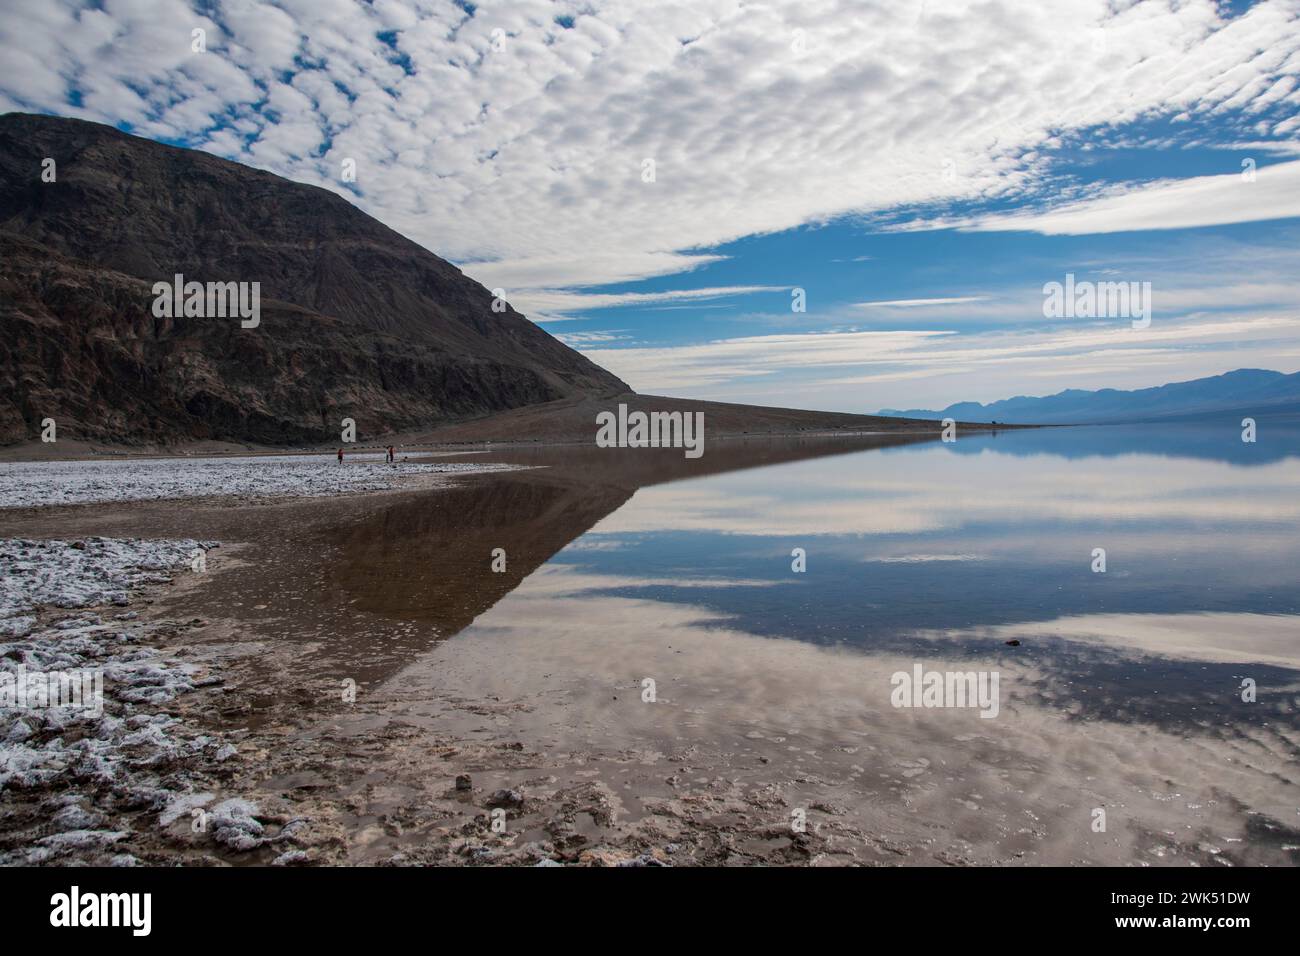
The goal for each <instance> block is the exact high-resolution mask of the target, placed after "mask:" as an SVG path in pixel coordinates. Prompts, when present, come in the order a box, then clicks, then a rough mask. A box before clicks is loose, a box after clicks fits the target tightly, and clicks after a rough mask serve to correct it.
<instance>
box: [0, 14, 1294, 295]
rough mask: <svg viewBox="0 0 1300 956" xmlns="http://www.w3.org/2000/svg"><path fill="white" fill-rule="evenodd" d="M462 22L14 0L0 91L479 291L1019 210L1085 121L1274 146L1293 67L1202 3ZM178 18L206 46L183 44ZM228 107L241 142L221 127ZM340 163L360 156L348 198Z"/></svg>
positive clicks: (1147, 195)
mask: <svg viewBox="0 0 1300 956" xmlns="http://www.w3.org/2000/svg"><path fill="white" fill-rule="evenodd" d="M475 6H476V12H475V14H474V15H473V16H472V17H471V16H468V15H467V14H466V13H465V12H464V11H463V10H462V9H461V8H460V7H458V6H456V5H455V4H452V3H450V2H443V3H432V2H430V3H425V2H420V3H409V4H401V3H397V2H394V0H384V2H379V3H374V4H364V3H354V2H350V0H284V2H282V3H279V4H277V5H275V6H274V7H273V6H272V5H271V4H263V3H256V2H253V0H217V2H214V3H211V4H208V3H205V4H203V11H204V12H203V13H202V14H200V13H198V12H195V10H194V9H193V8H192V7H191V5H190V4H187V3H185V2H181V0H150V2H148V3H141V2H128V0H118V2H113V3H108V4H105V5H104V7H103V8H102V9H88V8H85V7H83V6H82V5H81V4H79V3H73V2H70V0H64V2H61V3H54V2H50V0H11V2H10V4H9V5H8V7H7V9H6V16H5V17H4V18H3V20H0V51H2V52H3V56H4V62H5V63H6V64H7V65H9V66H10V67H13V65H14V64H17V66H18V68H10V69H6V70H5V71H4V73H3V75H2V76H0V98H3V100H4V101H5V102H6V103H10V104H13V105H16V106H20V107H23V108H28V109H36V110H44V111H49V112H57V113H66V114H71V115H79V116H83V117H86V118H92V119H98V120H101V121H105V122H110V123H117V122H129V123H132V124H135V125H136V127H137V129H138V130H140V131H141V132H143V133H144V134H146V135H150V136H155V137H171V138H178V139H183V140H187V141H190V142H193V143H194V144H196V145H198V146H199V147H201V148H208V149H210V150H212V151H214V152H217V153H220V154H222V155H226V156H229V157H230V158H233V159H236V160H240V161H242V162H248V163H252V164H254V165H258V166H262V167H264V168H268V169H271V170H273V171H275V172H278V173H281V174H283V175H286V176H289V177H290V178H294V179H298V180H301V181H306V182H313V183H317V184H319V185H324V186H327V187H329V188H333V189H336V190H339V191H346V192H347V193H348V194H349V195H350V196H352V197H353V198H354V199H356V200H357V201H358V202H359V203H360V204H361V205H362V206H363V208H365V209H366V210H367V211H369V212H371V213H373V214H375V215H376V216H378V217H379V218H380V219H382V220H383V221H384V222H386V223H387V224H389V225H390V226H392V227H393V228H395V229H397V230H398V231H399V232H402V233H403V234H405V235H408V236H411V237H412V238H414V239H415V240H416V241H418V242H420V243H422V244H424V245H425V246H427V247H428V248H430V249H431V250H433V251H434V252H437V253H439V254H441V255H444V256H446V257H449V258H452V259H454V260H456V261H459V262H471V263H473V264H472V265H470V266H467V271H468V272H469V273H470V274H471V275H473V276H475V277H476V278H478V279H480V281H483V282H484V283H485V284H487V285H489V286H500V287H504V288H507V289H512V290H520V289H546V288H549V289H554V288H571V287H574V286H579V285H584V284H585V285H592V284H598V283H611V282H618V281H623V280H628V279H634V278H641V277H645V276H650V275H664V274H667V273H671V272H674V271H680V270H683V269H689V268H693V267H698V266H700V265H703V264H706V263H707V262H709V261H712V257H709V256H702V255H697V254H693V253H691V252H690V250H698V249H703V248H709V247H712V246H716V245H718V244H720V243H723V242H726V241H728V240H732V239H735V238H738V237H743V236H748V235H754V234H760V233H766V232H771V231H775V230H782V229H787V228H791V227H794V226H798V225H802V224H806V223H815V222H819V221H823V220H826V219H828V218H831V217H836V216H840V215H844V214H850V213H868V214H869V213H874V212H881V211H886V210H892V209H897V208H899V207H902V206H910V205H914V204H923V203H934V202H947V201H952V200H963V199H965V200H983V199H991V198H997V197H1009V196H1010V197H1014V196H1016V195H1019V194H1021V193H1024V192H1027V191H1029V192H1032V191H1033V190H1034V189H1036V188H1039V186H1040V183H1041V181H1040V178H1039V177H1041V175H1042V174H1043V173H1044V171H1045V163H1046V160H1045V159H1044V151H1046V150H1049V149H1050V148H1051V147H1052V145H1053V144H1055V143H1057V142H1059V141H1060V138H1061V137H1062V136H1063V135H1066V134H1068V133H1070V132H1071V131H1077V130H1084V129H1089V128H1092V127H1095V126H1098V125H1104V124H1123V123H1125V122H1128V121H1132V120H1136V119H1139V118H1147V117H1151V116H1153V115H1164V116H1169V117H1175V118H1178V117H1185V116H1192V115H1196V114H1202V115H1210V114H1212V113H1214V111H1218V110H1225V109H1229V108H1231V109H1242V110H1246V111H1248V112H1249V111H1252V110H1253V111H1256V115H1258V117H1259V120H1258V124H1257V129H1256V130H1255V131H1254V133H1253V135H1255V136H1257V137H1259V138H1261V139H1267V138H1268V137H1269V136H1277V135H1279V133H1286V132H1287V131H1288V129H1289V127H1288V125H1287V121H1285V120H1283V121H1281V122H1274V125H1273V126H1270V125H1269V121H1268V120H1266V119H1265V118H1264V117H1265V113H1263V112H1259V109H1260V107H1262V106H1264V105H1268V104H1270V103H1272V104H1273V105H1274V106H1276V105H1277V104H1279V103H1290V102H1292V101H1293V98H1294V97H1295V96H1296V93H1295V89H1294V80H1295V78H1296V76H1297V75H1298V74H1300V29H1297V28H1296V27H1297V22H1296V16H1297V9H1296V6H1295V4H1294V3H1292V2H1284V0H1268V2H1263V3H1260V4H1257V5H1255V6H1253V7H1252V8H1251V9H1250V10H1249V11H1247V12H1246V13H1244V14H1242V15H1240V16H1234V17H1231V18H1229V19H1224V18H1221V17H1220V15H1219V13H1218V12H1217V5H1216V4H1215V3H1213V2H1211V0H1188V2H1180V3H1172V2H1162V0H1150V2H1144V3H1140V4H1132V5H1125V4H1113V3H1110V2H1108V0H1060V2H1057V3H1053V4H1050V5H1046V4H1037V3H1012V2H1010V0H1004V2H989V3H984V4H981V5H980V6H978V7H977V8H972V7H969V6H967V5H966V4H964V3H958V2H952V3H944V2H940V0H927V2H926V3H925V4H924V6H922V7H920V8H918V7H917V6H916V5H914V4H907V5H893V4H882V5H877V6H863V5H862V4H860V3H857V2H852V0H820V2H816V3H808V2H796V0H788V2H772V3H765V4H762V5H747V4H744V3H742V2H740V0H689V2H680V3H671V2H662V0H655V2H649V0H646V2H628V0H591V2H590V3H583V4H581V5H579V4H576V3H572V2H567V0H566V2H559V3H543V2H537V0H532V2H524V0H481V2H479V3H477V4H476V5H475ZM277 8H278V9H277ZM557 14H566V15H568V16H571V17H573V24H572V28H571V29H565V28H564V27H563V26H562V25H561V24H560V23H558V22H557V20H556V16H557ZM198 26H203V27H205V28H206V29H208V31H209V52H208V53H206V54H193V53H191V52H190V49H189V44H190V31H191V29H192V28H194V27H198ZM494 30H501V31H504V34H503V35H504V37H505V42H504V45H503V46H502V47H501V49H495V48H494V44H493V31H494ZM795 30H802V31H803V34H802V36H803V39H804V43H805V48H804V50H803V52H802V53H800V52H799V51H798V49H797V44H795V42H794V41H795ZM386 31H396V32H395V37H394V38H393V39H392V40H391V43H390V42H385V40H384V39H381V38H380V36H379V34H381V33H385V32H386ZM1099 38H1100V40H1101V41H1102V42H1096V41H1097V40H1098V39H1099ZM75 93H79V94H80V95H81V96H82V99H83V103H82V106H80V107H77V106H73V105H70V104H71V103H73V102H74V100H73V96H74V94H75ZM738 104H741V106H740V108H738ZM277 106H279V107H280V109H281V114H280V116H279V119H278V120H277V119H276V115H277V113H276V109H277ZM232 117H233V118H234V120H235V121H236V122H238V123H239V124H240V125H241V130H240V132H241V133H243V134H247V135H248V136H249V141H248V142H245V139H244V136H243V135H240V136H235V135H232V134H231V133H230V132H228V131H225V130H224V129H223V128H222V124H224V123H229V122H230V121H231V118H232ZM344 158H352V159H355V160H356V163H357V181H356V183H355V184H354V185H353V186H352V187H351V188H349V189H348V190H345V189H344V184H342V183H341V182H340V179H339V173H340V164H341V162H342V160H343V159H344ZM646 159H652V160H654V163H655V177H654V181H653V182H646V181H644V180H643V169H644V166H643V161H644V160H646ZM1295 175H1296V173H1295V171H1294V170H1293V169H1291V168H1290V165H1286V164H1284V165H1277V166H1272V167H1265V168H1263V169H1261V170H1260V171H1259V179H1258V181H1257V182H1256V183H1255V184H1253V186H1251V187H1247V186H1245V185H1241V186H1240V187H1239V188H1238V189H1236V190H1231V189H1228V188H1227V187H1226V184H1220V183H1218V182H1215V181H1211V182H1207V183H1201V182H1199V181H1193V182H1192V183H1189V184H1181V185H1180V184H1170V185H1166V186H1158V187H1149V188H1147V189H1144V190H1139V191H1137V192H1135V193H1133V194H1132V195H1130V196H1128V197H1126V199H1125V200H1124V202H1122V203H1121V202H1120V201H1119V200H1107V199H1099V200H1095V201H1093V203H1092V204H1087V203H1085V204H1082V205H1080V206H1079V207H1078V208H1071V209H1067V210H1065V211H1063V212H1060V211H1058V212H1056V213H1051V212H1048V213H1044V214H1043V216H1044V217H1046V218H1042V219H1041V220H1031V222H1034V223H1036V226H1041V227H1042V228H1043V229H1044V230H1058V231H1070V230H1088V229H1096V228H1106V229H1111V228H1134V227H1138V226H1141V227H1143V228H1146V226H1145V225H1144V224H1146V223H1150V222H1153V221H1156V222H1169V223H1174V222H1178V221H1187V222H1201V221H1204V222H1221V221H1238V219H1240V218H1250V217H1261V216H1264V215H1276V214H1279V211H1285V210H1288V209H1293V208H1295V203H1296V202H1297V201H1300V199H1297V196H1298V195H1300V191H1297V190H1295V189H1291V192H1290V195H1289V196H1288V195H1282V194H1281V192H1280V190H1282V191H1284V189H1283V187H1285V186H1287V184H1290V183H1292V181H1293V180H1292V178H1291V177H1294V176H1295ZM1252 188H1253V189H1254V192H1251V191H1250V190H1251V189H1252ZM353 190H355V191H353ZM1130 200H1135V201H1133V202H1130ZM1180 203H1186V204H1189V205H1191V206H1192V207H1194V208H1192V209H1190V210H1187V209H1184V210H1183V211H1181V212H1180V211H1179V205H1180ZM1123 209H1132V210H1134V211H1133V212H1122V211H1121V210H1123ZM1234 210H1235V211H1234ZM1242 210H1244V212H1243V211H1242ZM1234 216H1236V217H1237V219H1233V218H1232V217H1234ZM1179 217H1182V219H1180V218H1179ZM985 226H987V227H990V228H991V227H994V226H993V224H992V221H988V222H986V223H985ZM1004 226H1005V224H1004V225H999V226H996V227H997V228H1003V227H1004Z"/></svg>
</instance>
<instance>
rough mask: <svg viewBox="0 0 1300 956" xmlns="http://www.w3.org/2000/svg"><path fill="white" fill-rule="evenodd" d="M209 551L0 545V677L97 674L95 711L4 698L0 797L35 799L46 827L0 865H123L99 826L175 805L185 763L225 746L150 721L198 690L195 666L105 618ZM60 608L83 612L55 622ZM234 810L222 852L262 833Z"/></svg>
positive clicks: (0, 856)
mask: <svg viewBox="0 0 1300 956" xmlns="http://www.w3.org/2000/svg"><path fill="white" fill-rule="evenodd" d="M215 546H216V542H199V541H140V540H114V539H107V538H86V539H82V540H78V541H28V540H22V539H7V540H0V622H2V623H3V624H5V625H7V626H6V627H5V628H3V630H0V672H3V671H11V672H14V673H15V674H16V673H18V671H19V669H20V668H23V669H25V671H26V672H28V673H30V672H44V673H51V672H66V671H82V670H89V669H93V670H97V671H101V672H102V674H103V701H102V709H101V710H99V711H98V712H96V711H94V710H91V709H88V708H79V707H68V706H64V707H47V706H33V705H32V704H30V703H22V702H17V705H16V706H14V704H15V703H16V702H15V701H14V700H0V792H4V791H6V790H8V791H11V792H15V793H26V794H28V795H30V796H29V798H28V799H31V798H35V799H38V800H40V801H41V804H40V806H41V809H42V810H43V811H44V812H43V814H42V816H43V817H44V819H46V820H47V821H48V824H47V825H46V827H45V828H44V829H45V831H46V832H45V833H44V835H41V836H40V837H39V838H38V839H35V840H32V841H30V842H27V843H25V844H20V845H19V848H17V849H14V850H12V851H11V852H9V853H5V852H2V851H0V865H4V864H14V863H25V864H36V863H45V862H68V861H74V860H75V861H80V862H105V860H106V859H107V857H109V856H113V857H114V859H113V860H108V862H110V863H115V864H124V863H127V862H129V861H131V860H132V858H131V857H130V855H129V854H125V855H124V854H121V852H120V850H117V849H115V848H114V847H115V844H117V843H118V842H119V841H121V840H123V839H124V838H126V837H127V836H128V834H127V833H126V832H124V831H122V830H121V829H116V828H112V827H111V826H106V824H107V823H108V822H109V821H108V819H107V817H108V815H109V814H111V813H112V812H114V811H120V810H121V809H124V808H152V809H158V810H161V809H163V808H164V807H167V806H169V805H172V806H175V805H176V804H177V802H178V800H179V799H181V794H179V793H177V792H176V791H175V789H174V788H175V786H176V784H177V783H178V782H179V781H182V780H183V779H184V776H185V775H184V772H183V768H184V767H185V766H186V763H187V761H189V760H191V759H193V758H198V757H205V758H211V757H214V756H215V755H216V754H218V753H221V752H222V751H223V750H226V749H227V748H229V745H228V744H226V743H225V742H224V741H222V740H220V739H217V738H214V737H210V736H198V735H195V734H193V733H192V732H189V731H187V730H186V728H185V727H184V725H183V724H182V722H181V721H179V720H178V719H177V718H175V717H173V716H170V715H168V714H165V713H158V712H157V708H158V707H159V706H161V705H163V704H165V703H166V702H168V701H170V700H172V699H173V698H174V697H176V695H178V694H182V693H187V692H189V691H192V690H194V689H195V688H196V687H198V686H203V685H204V683H205V682H204V680H203V679H202V678H201V677H200V673H199V668H197V667H195V666H193V665H191V664H186V663H182V662H178V661H175V660H173V659H170V658H167V657H165V656H164V655H162V654H160V653H159V652H158V651H157V650H155V649H154V648H153V647H151V646H149V644H148V643H147V642H145V641H144V640H143V639H144V638H146V637H147V636H148V635H149V633H150V631H151V630H152V629H153V628H155V627H156V626H157V625H152V624H146V623H144V622H140V621H139V620H137V617H138V616H137V615H136V614H134V613H131V612H124V613H120V614H114V610H115V608H114V605H119V606H120V605H122V604H126V603H128V602H129V601H130V600H131V598H132V596H133V594H134V593H135V591H136V590H137V589H138V588H141V587H144V586H146V585H153V584H161V583H164V582H166V581H169V580H170V579H171V576H172V575H173V574H175V573H177V572H184V571H185V570H187V569H188V568H189V566H190V561H191V555H192V554H193V553H194V552H195V551H204V552H206V551H207V550H208V549H210V548H212V547H215ZM104 605H108V607H103V606H104ZM56 608H76V609H80V610H76V611H74V612H73V613H71V614H60V613H59V612H58V611H57V610H53V609H56ZM90 608H98V610H90ZM105 618H107V620H106V619H105ZM164 779H166V780H168V781H169V782H168V783H167V784H164V783H163V781H164ZM45 794H48V796H42V795H45ZM228 803H229V801H228ZM181 805H182V806H184V804H183V803H182V804H181ZM243 810H246V808H245V807H243V806H242V805H241V804H232V805H231V806H230V807H228V808H227V812H226V814H225V817H229V819H228V820H226V819H225V817H223V821H224V822H225V823H226V826H225V827H224V829H225V830H226V831H228V832H227V833H224V834H223V835H224V836H225V837H226V841H225V842H226V843H227V845H236V846H239V847H241V848H242V847H249V846H252V845H256V842H257V841H256V839H255V838H256V836H257V834H256V833H255V832H254V831H255V828H256V826H257V825H258V824H257V822H256V821H255V820H252V821H251V822H250V821H249V820H248V819H244V816H245V814H244V813H241V812H240V811H243ZM247 815H248V816H251V814H247ZM50 829H52V830H53V831H54V832H52V833H50V832H48V830H50ZM118 857H120V859H118Z"/></svg>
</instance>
